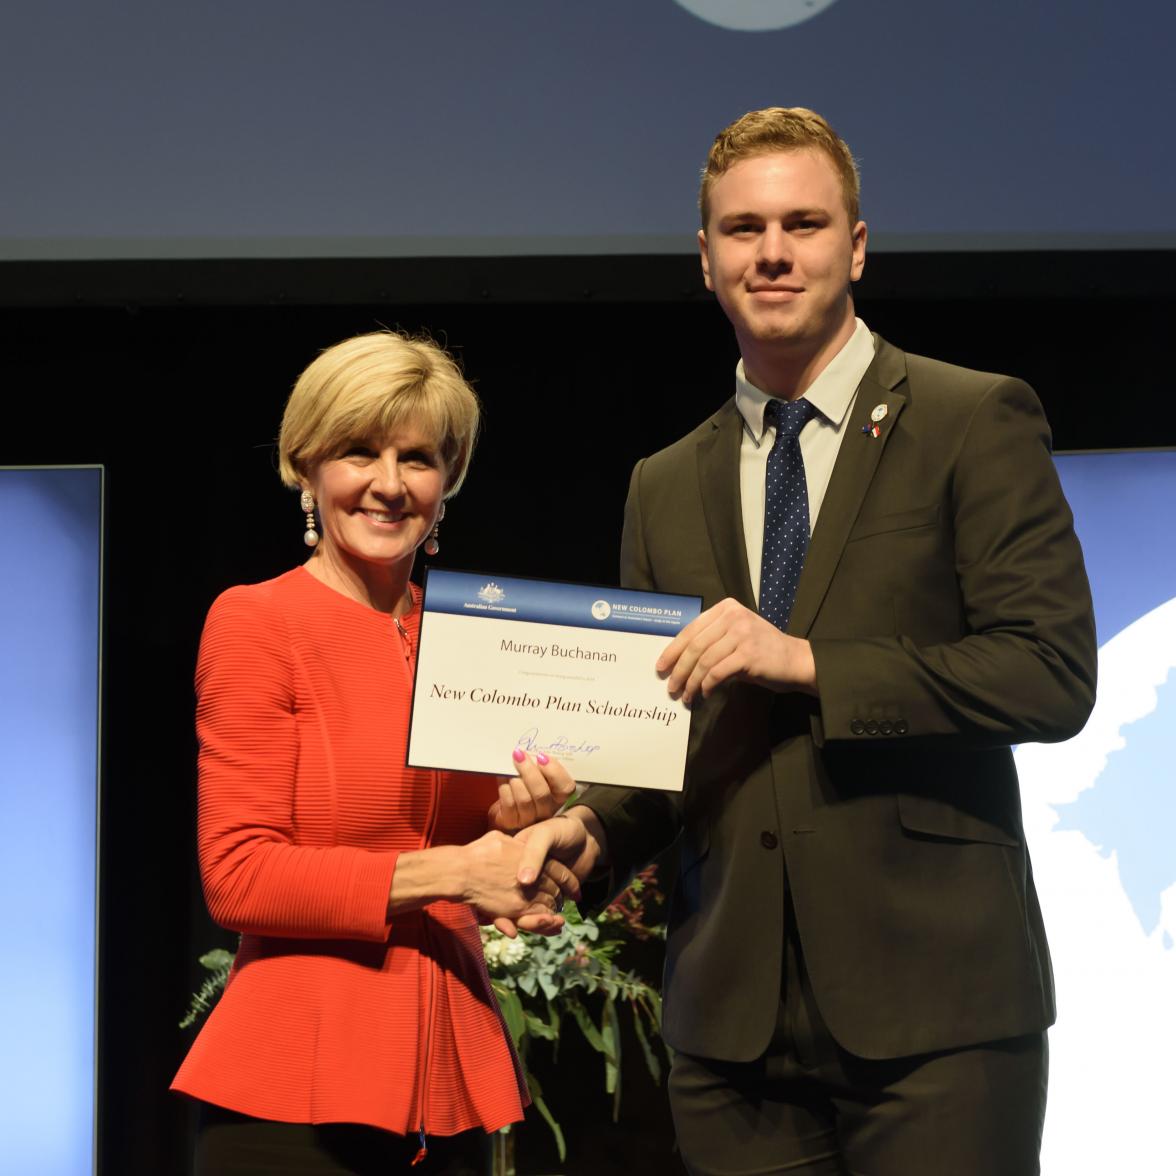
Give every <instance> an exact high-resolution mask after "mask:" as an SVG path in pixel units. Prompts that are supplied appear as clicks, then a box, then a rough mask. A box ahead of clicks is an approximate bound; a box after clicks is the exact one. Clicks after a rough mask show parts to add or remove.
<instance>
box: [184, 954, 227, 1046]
mask: <svg viewBox="0 0 1176 1176" xmlns="http://www.w3.org/2000/svg"><path fill="white" fill-rule="evenodd" d="M200 964H201V967H204V968H207V969H208V971H209V972H211V973H212V974H211V975H210V976H206V977H205V978H204V983H203V984H201V985H200V988H199V990H198V991H196V992H194V993H192V999H191V1001H189V1003H188V1011H187V1013H185V1014H184V1019H183V1020H182V1021H181V1022H180V1028H181V1029H187V1028H188V1027H189V1026H190V1025H195V1024H196V1022H197V1021H199V1020H200V1019H201V1018H202V1017H205V1016H207V1015H208V1013H209V1012H211V1010H212V1006H213V1005H214V1004H216V1002H217V1001H218V1000H219V999H220V994H221V993H222V992H223V991H224V987H225V983H226V982H227V981H228V978H229V969H230V968H232V966H233V953H232V952H231V951H225V949H224V948H223V947H217V948H214V949H213V950H212V951H207V952H205V953H204V955H202V956H201V957H200Z"/></svg>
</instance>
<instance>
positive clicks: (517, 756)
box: [511, 747, 527, 764]
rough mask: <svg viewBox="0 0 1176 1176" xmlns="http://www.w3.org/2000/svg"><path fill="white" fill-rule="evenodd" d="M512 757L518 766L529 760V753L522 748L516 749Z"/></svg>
mask: <svg viewBox="0 0 1176 1176" xmlns="http://www.w3.org/2000/svg"><path fill="white" fill-rule="evenodd" d="M511 757H512V758H513V759H514V762H515V763H516V764H521V763H522V762H523V760H525V759H526V758H527V753H526V752H525V751H524V750H523V749H522V748H521V747H516V748H515V749H514V751H512V752H511Z"/></svg>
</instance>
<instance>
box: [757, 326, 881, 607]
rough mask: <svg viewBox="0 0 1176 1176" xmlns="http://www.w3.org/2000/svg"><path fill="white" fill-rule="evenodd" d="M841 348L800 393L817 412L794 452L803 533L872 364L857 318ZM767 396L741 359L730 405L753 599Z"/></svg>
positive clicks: (771, 432) (769, 432)
mask: <svg viewBox="0 0 1176 1176" xmlns="http://www.w3.org/2000/svg"><path fill="white" fill-rule="evenodd" d="M855 321H856V323H857V326H856V327H855V328H854V332H853V334H852V335H851V336H850V337H849V339H848V340H847V342H846V344H845V346H844V347H842V349H841V350H840V351H839V352H838V353H837V354H836V355H835V356H834V357H833V358H832V359H831V360H830V361H829V364H828V366H827V367H826V368H825V369H824V371H822V372H821V374H820V375H819V376H817V378H816V379H815V380H814V381H813V382H812V384H811V385H810V386H809V388H808V390H807V391H806V392H805V394H804V398H805V399H806V400H808V401H809V402H810V403H811V404H812V406H813V407H814V408H815V409H816V410H817V411H816V412H815V413H814V414H813V417H812V419H811V420H810V421H809V422H808V424H806V425H805V426H804V428H803V429H801V431H800V454H801V457H803V458H804V478H805V483H806V485H807V487H808V501H809V534H810V535H811V534H812V530H813V527H815V526H816V523H817V515H818V514H819V513H820V510H821V503H822V502H823V501H824V500H825V491H826V490H827V489H828V486H829V478H830V476H831V475H832V473H833V463H834V462H835V461H836V460H837V451H838V450H839V449H840V448H841V439H842V438H843V437H844V436H845V432H846V426H847V425H848V422H849V418H850V409H852V408H853V403H854V400H855V399H856V398H857V389H858V385H859V384H860V383H861V380H862V377H863V376H864V375H865V374H866V369H867V368H868V367H869V366H870V364H871V363H873V362H874V336H873V335H871V334H870V331H869V329H868V328H867V327H866V324H865V323H863V322H862V320H861V319H856V320H855ZM770 399H771V397H770V396H769V395H768V394H767V393H766V392H761V391H760V390H759V389H758V388H757V387H755V385H753V384H750V383H749V382H748V380H747V377H746V375H745V374H744V371H743V360H740V361H739V364H738V366H737V367H736V368H735V406H736V408H738V409H739V414H740V416H742V417H743V441H742V444H741V445H740V449H739V497H740V503H741V505H742V509H743V541H744V545H745V546H746V548H747V570H748V572H749V573H750V575H751V588H752V591H753V592H754V593H755V599H756V603H757V604H758V603H759V589H760V564H761V561H762V559H763V549H764V479H765V477H766V476H767V467H768V454H769V453H770V452H771V451H772V445H773V444H774V443H775V440H776V430H775V428H774V427H772V426H768V427H767V428H766V429H765V428H764V406H765V405H766V404H767V403H768V401H769V400H770Z"/></svg>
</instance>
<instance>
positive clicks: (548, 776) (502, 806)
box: [488, 747, 576, 833]
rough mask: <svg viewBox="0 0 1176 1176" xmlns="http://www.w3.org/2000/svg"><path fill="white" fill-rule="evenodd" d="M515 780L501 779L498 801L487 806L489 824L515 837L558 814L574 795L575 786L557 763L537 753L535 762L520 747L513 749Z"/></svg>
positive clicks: (565, 770) (563, 768)
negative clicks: (521, 831) (521, 830)
mask: <svg viewBox="0 0 1176 1176" xmlns="http://www.w3.org/2000/svg"><path fill="white" fill-rule="evenodd" d="M513 758H514V762H515V767H516V769H517V771H518V773H519V774H518V775H517V776H510V777H507V776H504V777H502V778H501V783H500V784H499V785H498V799H497V800H496V801H495V802H494V803H493V804H492V805H491V806H490V812H489V814H488V822H489V825H490V828H491V829H497V830H498V831H499V832H501V833H517V832H518V831H519V830H520V829H525V828H527V826H528V825H534V824H536V823H537V822H539V821H546V820H547V819H548V818H549V817H553V816H555V814H556V813H557V812H559V810H560V808H561V807H562V805H563V803H564V802H565V801H566V800H567V799H568V798H569V797H570V796H572V795H573V793H574V792H575V791H576V782H575V780H573V779H572V778H571V776H569V775H568V772H567V769H566V768H565V767H564V766H563V764H561V763H560V762H559V760H557V759H552V758H551V757H550V756H547V755H544V754H543V752H539V753H538V754H536V755H535V757H534V759H532V757H531V756H529V755H528V754H527V753H526V752H525V751H524V750H523V749H522V748H521V747H516V748H515V749H514V755H513Z"/></svg>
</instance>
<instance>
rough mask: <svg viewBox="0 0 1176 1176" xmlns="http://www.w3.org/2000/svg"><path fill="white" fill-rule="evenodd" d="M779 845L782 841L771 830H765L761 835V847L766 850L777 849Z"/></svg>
mask: <svg viewBox="0 0 1176 1176" xmlns="http://www.w3.org/2000/svg"><path fill="white" fill-rule="evenodd" d="M779 844H780V839H779V838H778V837H777V836H776V834H775V833H773V832H772V831H771V829H765V830H764V831H763V832H762V833H761V834H760V845H762V846H763V847H764V849H775V848H776V846H777V845H779Z"/></svg>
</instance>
